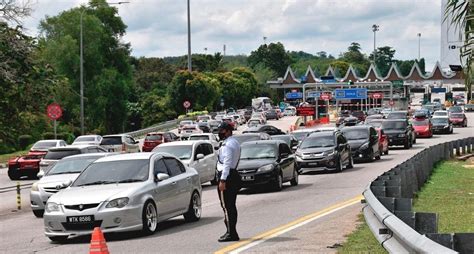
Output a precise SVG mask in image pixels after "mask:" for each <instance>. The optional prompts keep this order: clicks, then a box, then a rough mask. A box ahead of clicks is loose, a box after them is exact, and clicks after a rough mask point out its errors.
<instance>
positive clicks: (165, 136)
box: [142, 132, 179, 152]
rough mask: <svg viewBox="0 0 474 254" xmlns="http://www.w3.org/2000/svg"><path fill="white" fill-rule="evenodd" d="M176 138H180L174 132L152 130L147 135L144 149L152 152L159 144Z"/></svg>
mask: <svg viewBox="0 0 474 254" xmlns="http://www.w3.org/2000/svg"><path fill="white" fill-rule="evenodd" d="M176 140H179V137H178V136H177V135H176V134H174V133H173V132H150V133H148V134H146V136H145V140H144V141H143V146H142V151H143V152H151V150H153V148H155V147H156V146H157V145H160V144H163V143H167V142H173V141H176Z"/></svg>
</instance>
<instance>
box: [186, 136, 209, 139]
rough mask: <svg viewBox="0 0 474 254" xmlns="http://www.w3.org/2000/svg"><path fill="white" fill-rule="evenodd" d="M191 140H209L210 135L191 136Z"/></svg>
mask: <svg viewBox="0 0 474 254" xmlns="http://www.w3.org/2000/svg"><path fill="white" fill-rule="evenodd" d="M189 140H209V136H206V135H204V136H191V137H189Z"/></svg>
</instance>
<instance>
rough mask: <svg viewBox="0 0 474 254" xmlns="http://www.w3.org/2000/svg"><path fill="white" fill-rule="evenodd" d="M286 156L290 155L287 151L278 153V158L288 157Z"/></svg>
mask: <svg viewBox="0 0 474 254" xmlns="http://www.w3.org/2000/svg"><path fill="white" fill-rule="evenodd" d="M288 156H290V154H289V153H281V154H280V158H282V159H285V158H288Z"/></svg>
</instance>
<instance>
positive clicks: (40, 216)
mask: <svg viewBox="0 0 474 254" xmlns="http://www.w3.org/2000/svg"><path fill="white" fill-rule="evenodd" d="M33 214H34V215H35V216H36V218H43V214H44V210H33Z"/></svg>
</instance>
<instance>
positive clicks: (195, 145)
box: [153, 140, 217, 184]
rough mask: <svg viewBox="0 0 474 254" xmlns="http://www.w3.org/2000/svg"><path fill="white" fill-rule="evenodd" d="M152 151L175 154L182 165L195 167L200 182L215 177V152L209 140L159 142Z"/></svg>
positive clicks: (212, 179) (213, 180) (213, 179)
mask: <svg viewBox="0 0 474 254" xmlns="http://www.w3.org/2000/svg"><path fill="white" fill-rule="evenodd" d="M153 152H160V153H169V154H172V155H174V156H176V157H177V158H178V159H180V160H181V162H183V164H184V165H186V166H188V167H190V168H194V169H196V171H197V172H198V173H199V177H200V179H201V184H202V183H206V182H209V181H212V183H213V184H214V183H215V179H216V165H217V154H216V153H215V152H214V147H213V146H212V144H211V143H210V142H209V141H203V140H195V141H176V142H170V143H164V144H161V145H159V146H157V147H155V148H154V149H153Z"/></svg>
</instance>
